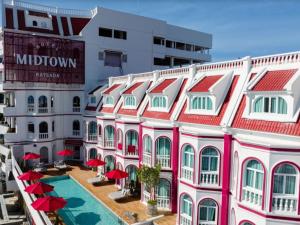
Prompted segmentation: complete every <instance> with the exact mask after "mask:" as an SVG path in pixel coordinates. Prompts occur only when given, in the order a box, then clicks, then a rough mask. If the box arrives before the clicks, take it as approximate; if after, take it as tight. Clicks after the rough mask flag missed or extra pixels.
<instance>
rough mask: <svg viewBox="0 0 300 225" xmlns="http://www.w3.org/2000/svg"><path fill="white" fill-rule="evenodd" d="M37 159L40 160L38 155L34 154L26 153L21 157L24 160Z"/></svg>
mask: <svg viewBox="0 0 300 225" xmlns="http://www.w3.org/2000/svg"><path fill="white" fill-rule="evenodd" d="M39 158H41V156H40V155H39V154H35V153H28V154H26V155H24V156H23V159H24V160H30V159H39Z"/></svg>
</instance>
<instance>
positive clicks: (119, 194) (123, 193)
mask: <svg viewBox="0 0 300 225" xmlns="http://www.w3.org/2000/svg"><path fill="white" fill-rule="evenodd" d="M129 195H130V190H129V189H122V190H121V191H116V192H112V193H110V194H109V195H108V197H109V198H110V199H112V200H115V201H116V200H120V199H123V198H126V197H128V196H129Z"/></svg>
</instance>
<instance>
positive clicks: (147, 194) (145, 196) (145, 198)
mask: <svg viewBox="0 0 300 225" xmlns="http://www.w3.org/2000/svg"><path fill="white" fill-rule="evenodd" d="M149 200H150V193H149V192H147V191H145V190H144V202H146V203H147V202H148V201H149Z"/></svg>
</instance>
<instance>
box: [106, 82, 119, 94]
mask: <svg viewBox="0 0 300 225" xmlns="http://www.w3.org/2000/svg"><path fill="white" fill-rule="evenodd" d="M120 85H121V84H114V85H113V86H111V87H109V88H107V89H106V90H105V91H104V94H107V95H108V94H110V92H112V91H113V90H115V89H116V88H118V87H119V86H120Z"/></svg>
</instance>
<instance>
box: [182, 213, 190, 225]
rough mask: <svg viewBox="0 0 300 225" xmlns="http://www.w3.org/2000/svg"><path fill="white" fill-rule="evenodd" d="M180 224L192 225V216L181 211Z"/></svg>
mask: <svg viewBox="0 0 300 225" xmlns="http://www.w3.org/2000/svg"><path fill="white" fill-rule="evenodd" d="M180 225H192V217H191V216H189V215H187V214H185V213H181V214H180Z"/></svg>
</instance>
